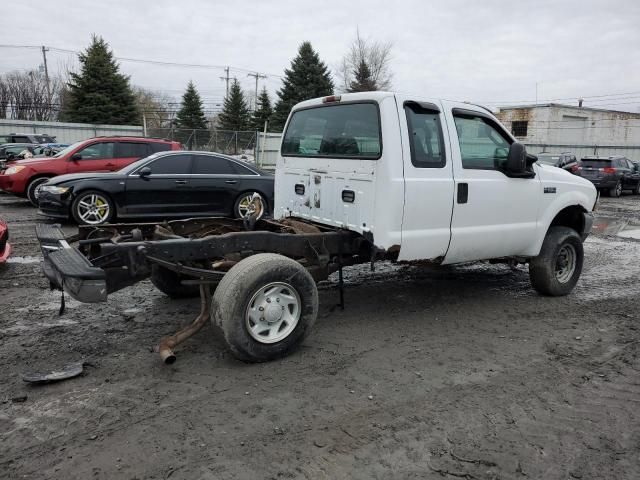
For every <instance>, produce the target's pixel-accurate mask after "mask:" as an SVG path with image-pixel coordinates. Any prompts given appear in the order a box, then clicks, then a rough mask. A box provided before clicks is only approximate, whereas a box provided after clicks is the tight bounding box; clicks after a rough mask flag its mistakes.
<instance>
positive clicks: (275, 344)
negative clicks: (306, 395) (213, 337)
mask: <svg viewBox="0 0 640 480" xmlns="http://www.w3.org/2000/svg"><path fill="white" fill-rule="evenodd" d="M317 316H318V289H317V287H316V284H315V282H314V280H313V278H312V277H311V275H310V274H309V272H308V271H307V270H306V269H305V268H304V267H303V266H302V265H300V264H299V263H298V262H296V261H295V260H292V259H290V258H287V257H285V256H282V255H277V254H273V253H260V254H257V255H253V256H251V257H248V258H246V259H244V260H242V261H241V262H239V263H237V264H236V265H234V266H233V267H232V268H231V269H230V270H229V271H228V272H227V274H226V275H225V276H224V277H223V278H222V280H221V281H220V284H219V285H218V288H217V289H216V292H215V293H214V295H213V300H212V305H211V320H212V322H213V323H214V324H215V325H217V326H219V327H220V328H221V329H222V333H223V335H224V339H225V341H226V343H227V345H228V346H229V349H230V350H231V352H232V353H233V355H234V356H235V357H236V358H238V359H240V360H242V361H245V362H266V361H269V360H274V359H276V358H281V357H284V356H286V355H288V354H289V353H291V352H292V351H293V350H295V349H296V347H298V346H299V345H300V343H301V342H302V340H303V339H304V338H305V337H306V335H307V334H308V333H309V331H310V329H311V327H312V325H313V324H314V323H315V321H316V317H317Z"/></svg>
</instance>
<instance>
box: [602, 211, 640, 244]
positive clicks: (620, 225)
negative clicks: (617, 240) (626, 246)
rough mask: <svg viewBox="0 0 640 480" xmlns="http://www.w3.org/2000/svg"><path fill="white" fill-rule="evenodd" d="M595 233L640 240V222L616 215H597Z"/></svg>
mask: <svg viewBox="0 0 640 480" xmlns="http://www.w3.org/2000/svg"><path fill="white" fill-rule="evenodd" d="M593 233H595V234H599V235H616V236H618V237H623V238H633V239H636V240H640V222H636V221H633V220H628V219H624V218H616V217H596V219H595V221H594V222H593Z"/></svg>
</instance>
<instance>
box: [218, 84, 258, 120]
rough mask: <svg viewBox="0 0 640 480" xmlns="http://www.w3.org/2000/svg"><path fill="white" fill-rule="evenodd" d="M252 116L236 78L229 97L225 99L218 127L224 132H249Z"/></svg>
mask: <svg viewBox="0 0 640 480" xmlns="http://www.w3.org/2000/svg"><path fill="white" fill-rule="evenodd" d="M250 123H251V115H250V114H249V107H248V106H247V101H246V100H245V98H244V93H242V89H241V88H240V83H238V80H236V79H235V78H234V79H233V82H232V83H231V88H229V95H227V98H225V99H224V106H223V107H222V112H221V113H220V115H219V116H218V125H219V126H220V128H221V129H222V130H235V131H241V130H248V129H249V128H250Z"/></svg>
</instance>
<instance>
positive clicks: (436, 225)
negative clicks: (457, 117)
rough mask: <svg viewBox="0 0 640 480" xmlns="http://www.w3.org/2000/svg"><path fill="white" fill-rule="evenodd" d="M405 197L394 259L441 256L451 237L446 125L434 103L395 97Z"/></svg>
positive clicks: (451, 206) (450, 187) (449, 162)
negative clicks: (400, 131)
mask: <svg viewBox="0 0 640 480" xmlns="http://www.w3.org/2000/svg"><path fill="white" fill-rule="evenodd" d="M397 101H398V109H399V110H400V111H399V117H400V128H401V130H402V131H403V132H406V133H404V134H403V139H404V138H406V139H408V141H403V142H402V150H403V159H404V160H403V161H404V179H405V195H404V196H405V201H404V214H403V219H402V246H401V249H400V254H399V256H398V259H399V260H425V259H428V260H433V259H436V260H442V259H443V258H444V256H445V254H446V253H447V248H448V247H449V241H450V238H451V228H450V227H451V215H452V210H453V189H454V180H453V167H452V161H451V147H450V143H449V141H448V138H449V133H448V131H447V125H446V122H445V121H444V118H443V116H442V112H441V106H440V104H439V103H438V102H427V101H420V102H418V101H414V100H410V99H408V98H404V97H401V96H398V97H397Z"/></svg>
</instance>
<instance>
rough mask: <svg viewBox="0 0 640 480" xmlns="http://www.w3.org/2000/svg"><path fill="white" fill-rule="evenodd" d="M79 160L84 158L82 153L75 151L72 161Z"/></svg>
mask: <svg viewBox="0 0 640 480" xmlns="http://www.w3.org/2000/svg"><path fill="white" fill-rule="evenodd" d="M78 160H82V155H81V154H79V153H74V154H73V155H71V161H72V162H77V161H78Z"/></svg>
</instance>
